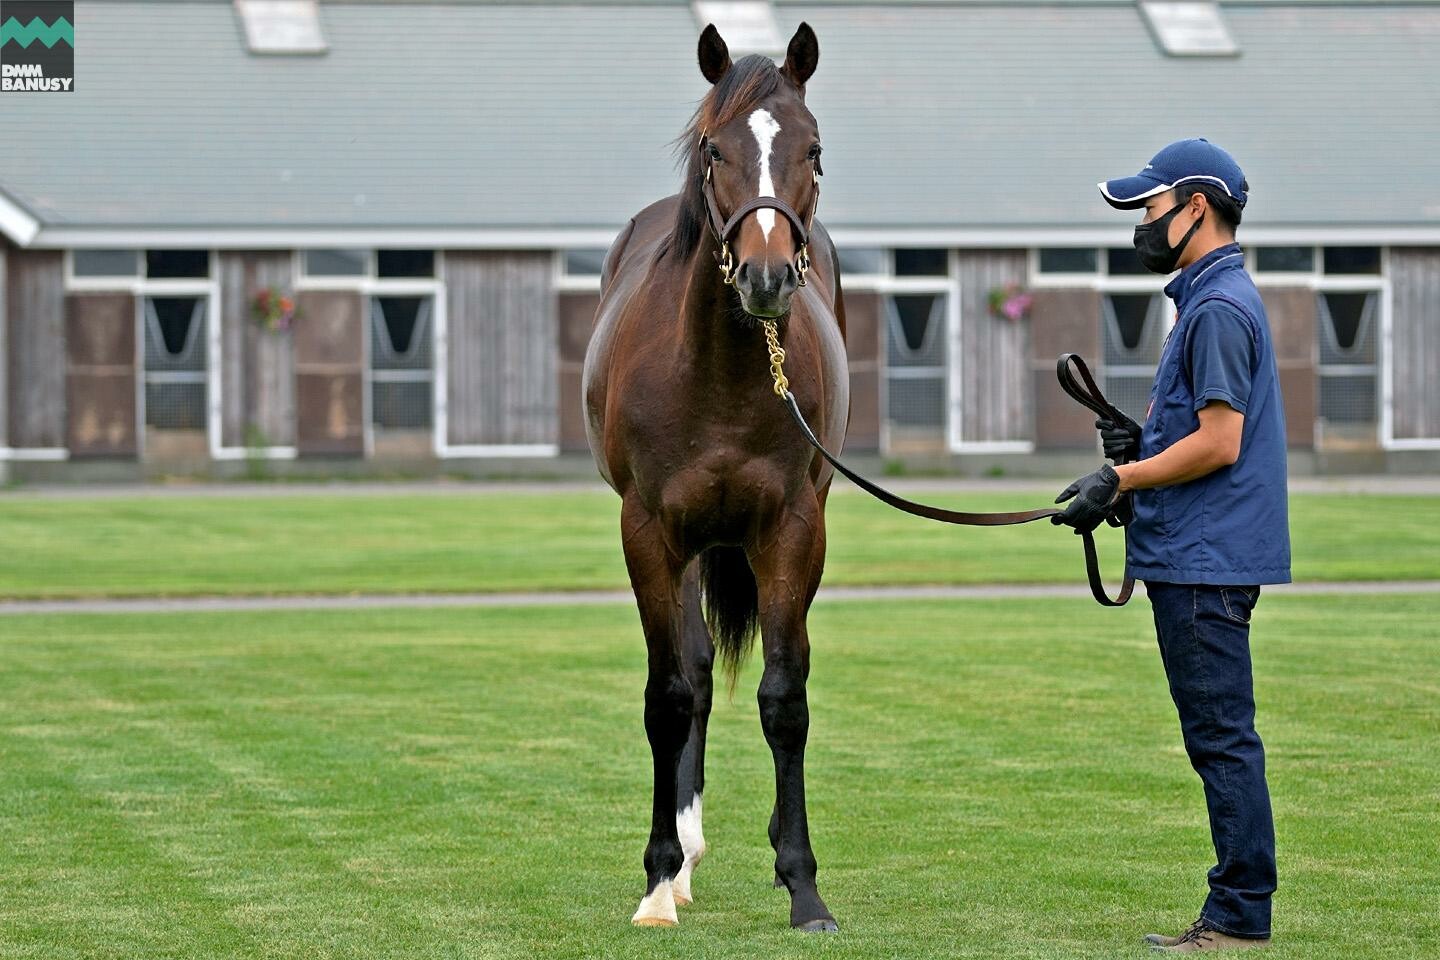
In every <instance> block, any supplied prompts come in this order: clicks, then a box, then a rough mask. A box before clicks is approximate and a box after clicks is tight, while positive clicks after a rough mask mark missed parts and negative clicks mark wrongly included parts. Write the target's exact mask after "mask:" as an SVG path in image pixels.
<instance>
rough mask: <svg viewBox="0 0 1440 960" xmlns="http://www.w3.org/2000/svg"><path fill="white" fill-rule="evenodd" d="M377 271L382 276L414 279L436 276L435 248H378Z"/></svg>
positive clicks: (376, 256)
mask: <svg viewBox="0 0 1440 960" xmlns="http://www.w3.org/2000/svg"><path fill="white" fill-rule="evenodd" d="M375 273H376V275H377V276H380V277H394V278H401V279H414V278H416V277H433V276H435V251H434V250H378V251H376V254H375Z"/></svg>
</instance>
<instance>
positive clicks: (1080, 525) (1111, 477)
mask: <svg viewBox="0 0 1440 960" xmlns="http://www.w3.org/2000/svg"><path fill="white" fill-rule="evenodd" d="M1072 497H1073V498H1074V499H1073V500H1072V499H1071V498H1072ZM1066 500H1070V501H1071V502H1070V505H1069V506H1068V507H1066V508H1065V510H1064V511H1063V512H1062V513H1060V514H1058V515H1056V516H1053V517H1051V518H1050V522H1051V523H1053V524H1056V525H1057V526H1058V525H1059V524H1062V523H1063V524H1066V525H1068V526H1072V527H1074V528H1075V532H1076V533H1088V532H1090V531H1091V530H1094V529H1095V528H1096V527H1098V526H1100V524H1101V523H1103V522H1104V521H1105V518H1106V516H1107V515H1108V514H1109V513H1110V512H1111V511H1112V510H1114V509H1115V505H1116V503H1117V502H1118V501H1119V500H1120V475H1119V474H1118V473H1116V472H1115V468H1114V467H1112V466H1110V464H1108V463H1107V464H1103V465H1102V466H1101V467H1100V469H1099V470H1096V471H1095V472H1094V473H1090V474H1086V475H1085V476H1083V477H1081V478H1080V479H1079V480H1076V481H1075V482H1074V483H1072V484H1070V486H1068V487H1066V488H1065V489H1064V490H1061V491H1060V496H1058V497H1056V498H1055V502H1056V503H1064V502H1065V501H1066Z"/></svg>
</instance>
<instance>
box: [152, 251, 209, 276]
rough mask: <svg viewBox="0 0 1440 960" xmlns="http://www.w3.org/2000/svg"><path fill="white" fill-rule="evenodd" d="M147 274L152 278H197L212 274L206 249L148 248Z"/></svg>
mask: <svg viewBox="0 0 1440 960" xmlns="http://www.w3.org/2000/svg"><path fill="white" fill-rule="evenodd" d="M145 276H147V277H149V278H150V279H152V280H196V279H201V280H203V279H204V278H206V277H208V276H210V254H209V252H208V251H205V250H146V251H145Z"/></svg>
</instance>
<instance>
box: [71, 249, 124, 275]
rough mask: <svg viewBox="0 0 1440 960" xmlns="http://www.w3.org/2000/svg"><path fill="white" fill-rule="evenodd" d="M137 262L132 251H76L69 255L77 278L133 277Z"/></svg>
mask: <svg viewBox="0 0 1440 960" xmlns="http://www.w3.org/2000/svg"><path fill="white" fill-rule="evenodd" d="M138 260H139V258H138V257H137V256H136V251H134V250H76V251H75V252H74V253H73V254H71V263H72V264H73V269H74V273H75V276H77V277H133V276H135V272H136V270H137V269H138Z"/></svg>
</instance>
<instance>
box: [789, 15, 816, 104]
mask: <svg viewBox="0 0 1440 960" xmlns="http://www.w3.org/2000/svg"><path fill="white" fill-rule="evenodd" d="M819 62H820V41H819V40H817V39H815V31H814V30H811V29H810V24H808V23H803V22H802V23H801V24H800V26H799V27H797V28H796V30H795V36H793V37H791V38H790V47H789V49H788V50H786V51H785V65H784V66H783V67H781V68H780V72H781V73H783V74H785V76H786V77H788V78H789V79H790V82H791V83H793V84H795V86H797V87H799V88H800V89H801V90H802V91H803V90H804V89H805V81H806V80H809V79H810V75H811V74H813V73H814V72H815V65H816V64H817V63H819Z"/></svg>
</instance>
